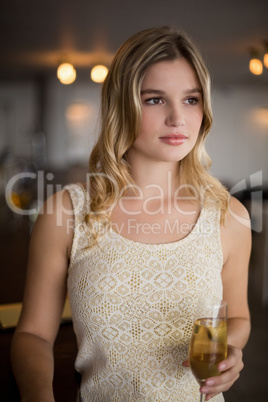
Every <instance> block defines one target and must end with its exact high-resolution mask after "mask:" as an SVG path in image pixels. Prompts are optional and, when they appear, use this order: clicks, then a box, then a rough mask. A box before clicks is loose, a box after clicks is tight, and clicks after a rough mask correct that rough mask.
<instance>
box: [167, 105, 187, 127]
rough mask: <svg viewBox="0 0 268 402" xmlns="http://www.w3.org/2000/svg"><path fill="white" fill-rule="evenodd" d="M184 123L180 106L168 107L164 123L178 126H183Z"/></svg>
mask: <svg viewBox="0 0 268 402" xmlns="http://www.w3.org/2000/svg"><path fill="white" fill-rule="evenodd" d="M184 123H185V121H184V115H183V111H182V110H181V108H180V107H179V106H178V105H176V106H175V105H174V106H172V107H170V108H169V109H168V113H167V116H166V125H167V126H172V127H178V126H183V125H184Z"/></svg>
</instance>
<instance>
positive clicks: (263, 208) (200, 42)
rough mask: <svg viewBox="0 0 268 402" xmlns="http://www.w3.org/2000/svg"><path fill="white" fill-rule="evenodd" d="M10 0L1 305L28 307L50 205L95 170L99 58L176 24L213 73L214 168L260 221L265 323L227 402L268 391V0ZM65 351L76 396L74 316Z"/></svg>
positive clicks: (1, 337)
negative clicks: (33, 251)
mask: <svg viewBox="0 0 268 402" xmlns="http://www.w3.org/2000/svg"><path fill="white" fill-rule="evenodd" d="M0 5H1V12H0V46H1V48H0V49H1V51H0V252H1V259H0V305H1V306H0V314H1V311H6V310H7V309H8V308H10V309H11V310H12V311H13V310H14V311H15V310H16V311H18V309H19V308H20V303H21V301H22V298H23V288H24V283H25V276H26V267H27V257H28V245H29V238H30V232H31V228H32V226H33V224H34V221H35V218H36V214H37V212H38V208H39V207H40V205H41V204H42V202H43V201H44V199H45V198H46V197H47V196H49V195H51V194H52V193H54V192H55V191H58V190H59V189H61V187H62V186H63V185H64V184H66V183H69V182H78V181H79V182H82V181H84V180H85V178H86V172H87V161H88V156H89V153H90V150H91V148H92V146H93V144H94V142H95V140H96V137H97V135H98V127H99V102H100V91H101V82H100V83H99V82H95V81H94V80H93V79H96V78H94V77H93V78H92V76H91V75H92V74H91V73H92V70H93V68H94V67H95V66H96V65H103V66H105V67H106V68H109V65H110V62H111V60H112V58H113V55H114V54H115V52H116V50H117V49H118V47H119V46H120V45H121V43H122V42H123V41H124V40H125V39H127V38H128V37H129V36H130V35H132V34H133V33H135V32H137V31H139V30H141V29H145V28H149V27H152V26H159V25H174V26H177V27H180V28H181V29H183V30H185V31H186V32H187V33H188V34H189V35H190V37H192V39H193V40H194V42H195V43H196V44H197V46H198V47H199V49H200V50H201V53H202V54H203V56H204V59H205V60H206V62H207V65H208V67H209V70H210V72H211V78H212V100H213V108H214V125H213V128H212V131H211V133H210V135H209V138H208V141H207V149H208V152H209V154H210V156H211V158H212V161H213V165H212V172H213V174H215V175H216V176H217V177H218V178H219V179H220V180H221V181H222V182H223V183H224V184H226V185H227V186H228V188H229V189H230V191H231V193H232V194H233V195H235V196H236V197H238V198H239V199H240V200H241V201H242V202H243V203H244V204H245V206H246V207H247V208H248V210H249V212H250V214H251V219H252V237H253V251H252V257H251V262H250V275H249V279H250V280H249V301H250V307H251V312H252V323H253V329H252V335H251V338H250V341H249V343H248V345H247V347H246V348H245V368H244V370H243V372H242V374H241V377H240V379H239V381H238V382H237V383H236V384H235V386H234V387H233V388H232V390H231V391H229V392H228V393H226V396H225V397H226V401H227V402H228V401H229V402H232V401H243V402H244V401H254V402H256V401H257V402H258V401H260V402H261V401H267V400H268V399H267V398H268V388H267V384H266V383H265V379H267V371H268V364H267V361H266V358H267V356H268V354H267V352H268V337H267V327H268V309H267V306H268V236H267V233H268V207H267V189H268V22H267V21H268V2H267V0H254V1H252V0H244V1H240V0H239V1H238V0H233V1H231V0H229V1H228V0H226V1H224V2H223V1H217V2H216V1H215V0H202V1H200V0H196V1H194V0H192V1H190V2H186V1H182V0H167V1H165V2H164V1H160V0H154V1H153V0H146V1H144V0H143V1H142V0H135V1H129V2H127V1H123V0H114V1H108V0H106V1H105V0H100V1H99V2H96V3H95V2H93V1H89V0H77V1H76V2H74V1H71V0H65V1H63V0H58V1H53V0H37V1H36V0H23V1H22V0H1V2H0ZM266 54H267V56H265V55H266ZM252 59H253V61H251V60H252ZM63 63H69V64H71V67H70V66H69V67H70V70H71V74H70V75H71V77H70V78H68V77H67V80H69V82H70V81H72V80H73V82H72V83H67V84H64V83H62V82H61V81H60V80H59V77H58V76H57V71H58V67H59V66H60V65H61V64H63ZM58 75H59V73H58ZM61 80H64V78H61ZM100 80H101V79H100ZM97 81H98V78H97ZM1 309H2V310H1ZM1 317H3V315H2V316H1ZM67 321H68V320H67ZM13 330H14V325H13V324H10V325H8V324H5V323H4V322H3V320H2V329H1V332H0V343H1V356H2V357H3V358H1V359H0V360H1V363H0V364H1V365H0V370H1V390H2V395H4V399H3V401H14V402H16V401H18V400H19V397H18V391H17V389H16V384H15V382H14V378H13V377H12V373H11V368H10V362H9V345H10V339H11V336H12V333H13ZM55 353H56V373H55V394H56V397H57V398H56V400H57V401H67V402H68V401H73V400H74V395H75V392H76V387H77V378H76V376H75V373H74V371H73V360H74V357H75V353H76V346H75V341H74V336H73V333H72V327H71V322H66V320H65V321H63V323H62V325H61V328H60V333H59V337H58V339H57V342H56V347H55Z"/></svg>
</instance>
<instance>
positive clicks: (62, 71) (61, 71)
mask: <svg viewBox="0 0 268 402" xmlns="http://www.w3.org/2000/svg"><path fill="white" fill-rule="evenodd" d="M57 77H58V79H59V80H60V82H61V83H62V84H65V85H69V84H72V83H73V82H74V81H75V79H76V71H75V68H74V66H73V65H72V64H70V63H62V64H61V65H60V66H59V67H58V70H57Z"/></svg>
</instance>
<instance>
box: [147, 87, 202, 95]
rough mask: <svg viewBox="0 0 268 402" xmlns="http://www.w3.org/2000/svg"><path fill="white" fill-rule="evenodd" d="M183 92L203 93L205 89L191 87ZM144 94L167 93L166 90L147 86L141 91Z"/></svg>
mask: <svg viewBox="0 0 268 402" xmlns="http://www.w3.org/2000/svg"><path fill="white" fill-rule="evenodd" d="M183 93H185V94H194V93H200V94H202V93H203V91H202V89H201V88H190V89H186V90H184V91H183ZM144 94H155V95H165V91H162V90H161V89H153V88H145V89H143V90H142V91H141V95H144Z"/></svg>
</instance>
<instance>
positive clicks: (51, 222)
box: [33, 189, 74, 253]
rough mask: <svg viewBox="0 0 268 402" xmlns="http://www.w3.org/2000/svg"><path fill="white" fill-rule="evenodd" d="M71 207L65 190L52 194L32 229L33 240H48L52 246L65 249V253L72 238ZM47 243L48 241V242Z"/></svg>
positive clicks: (72, 217) (72, 214)
mask: <svg viewBox="0 0 268 402" xmlns="http://www.w3.org/2000/svg"><path fill="white" fill-rule="evenodd" d="M73 220H74V213H73V205H72V201H71V197H70V195H69V192H68V191H67V190H65V189H63V190H61V191H59V192H57V193H55V194H53V195H52V196H51V197H49V198H48V199H47V200H46V201H45V202H44V204H43V206H42V208H41V209H40V211H39V215H38V219H37V222H36V224H35V227H34V231H33V238H34V239H36V241H39V238H40V237H41V238H43V237H46V238H47V239H49V238H50V242H51V243H52V242H53V245H54V246H61V247H64V248H66V250H67V253H68V250H69V249H70V247H71V243H72V238H73ZM48 241H49V240H48Z"/></svg>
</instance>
